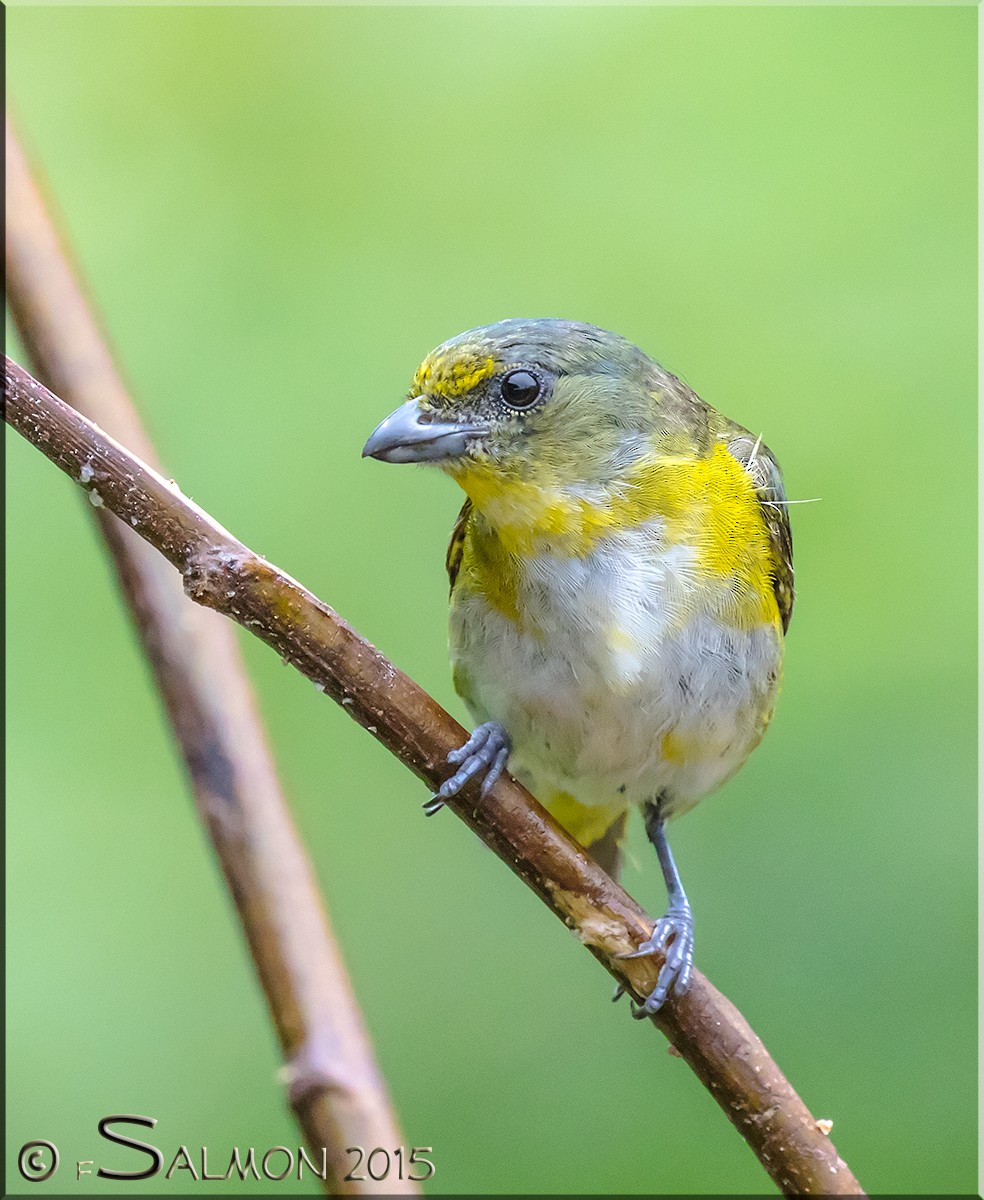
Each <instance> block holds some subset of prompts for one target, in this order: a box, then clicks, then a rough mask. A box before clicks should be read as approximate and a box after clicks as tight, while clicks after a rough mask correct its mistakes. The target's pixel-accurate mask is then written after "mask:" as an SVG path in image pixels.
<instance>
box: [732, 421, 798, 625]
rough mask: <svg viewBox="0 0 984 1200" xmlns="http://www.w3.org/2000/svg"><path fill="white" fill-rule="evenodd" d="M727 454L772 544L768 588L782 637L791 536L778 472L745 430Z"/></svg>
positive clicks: (790, 594) (789, 608) (789, 598)
mask: <svg viewBox="0 0 984 1200" xmlns="http://www.w3.org/2000/svg"><path fill="white" fill-rule="evenodd" d="M728 451H729V453H730V454H731V455H732V456H733V457H734V458H736V459H737V460H738V461H739V462H740V463H741V465H742V466H743V467H744V468H745V470H746V471H747V472H748V473H749V475H750V476H751V477H752V482H753V483H754V484H755V491H756V493H757V495H758V501H759V505H760V506H761V509H762V516H763V517H764V519H765V525H766V528H767V529H768V531H769V541H770V542H771V543H772V558H773V568H772V587H773V590H774V592H775V594H776V603H777V604H778V605H779V615H780V616H781V617H782V630H783V633H785V632H786V630H787V629H788V628H789V621H790V618H791V617H792V615H793V599H794V595H795V593H794V590H793V534H792V530H791V529H790V527H789V508H788V506H787V505H788V501H787V498H786V488H785V486H784V485H783V482H782V472H781V471H780V470H779V464H778V463H777V462H776V460H775V456H774V455H773V453H772V451H771V450H770V449H769V447H768V446H766V445H765V443H764V442H763V441H762V439H761V438H754V437H752V435H751V434H750V433H749V432H748V431H747V430H745V429H742V430H741V431H740V432H739V433H738V434H737V436H735V437H733V438H732V439H731V440H730V441H729V442H728Z"/></svg>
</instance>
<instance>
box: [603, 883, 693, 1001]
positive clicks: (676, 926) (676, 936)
mask: <svg viewBox="0 0 984 1200" xmlns="http://www.w3.org/2000/svg"><path fill="white" fill-rule="evenodd" d="M648 954H665V955H666V961H665V962H664V963H663V966H662V967H661V968H660V972H659V978H658V979H657V980H656V986H655V987H654V988H653V990H652V992H650V994H649V995H648V996H647V997H646V1001H645V1003H644V1004H641V1005H638V1006H636V1005H633V1008H632V1015H633V1016H634V1017H635V1018H636V1019H637V1020H640V1021H641V1020H642V1019H643V1017H649V1016H652V1014H653V1013H655V1012H659V1010H660V1009H661V1008H662V1007H663V1004H664V1002H665V1001H666V998H667V996H668V995H669V994H670V992H671V991H672V992H673V994H674V995H676V996H682V995H684V994H685V993H686V991H687V988H688V987H690V972H691V970H692V969H693V965H694V919H693V916H692V915H691V912H690V907H689V905H688V906H686V907H683V906H680V907H671V908H670V910H669V912H668V913H667V914H666V916H665V917H660V919H659V920H658V921H657V922H656V924H655V926H654V927H653V932H652V935H651V936H650V937H649V939H648V940H647V941H645V942H643V943H642V944H641V945H640V946H639V948H638V950H634V951H633V952H632V953H631V954H623V955H620V957H621V958H645V957H646V955H648Z"/></svg>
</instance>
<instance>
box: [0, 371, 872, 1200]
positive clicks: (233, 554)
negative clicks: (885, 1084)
mask: <svg viewBox="0 0 984 1200" xmlns="http://www.w3.org/2000/svg"><path fill="white" fill-rule="evenodd" d="M7 372H8V375H7V380H6V391H5V395H6V406H5V407H6V412H5V416H6V420H7V421H8V422H9V423H10V424H11V425H12V426H13V427H14V428H15V429H17V430H18V431H19V432H20V433H22V434H23V435H24V437H26V438H27V439H28V440H29V441H31V442H32V443H33V444H34V445H35V446H37V447H38V448H39V449H40V450H41V451H42V452H43V453H44V454H46V455H47V456H48V458H50V459H51V460H52V462H54V463H55V464H56V465H57V466H59V467H60V468H61V469H62V470H63V471H65V472H66V474H68V475H69V476H70V477H71V478H72V479H74V480H76V481H80V482H82V483H83V484H84V486H85V487H86V488H87V489H88V491H89V494H90V499H92V498H93V497H95V498H96V502H98V503H100V504H102V505H105V507H106V508H108V509H110V510H111V511H113V512H115V513H116V514H117V515H118V516H119V517H121V518H122V519H123V520H125V521H126V522H127V523H128V524H130V525H131V526H132V527H133V528H134V529H136V531H137V532H138V533H139V534H140V535H141V536H142V537H144V538H146V539H147V541H149V542H150V543H151V545H153V546H155V547H156V548H157V549H158V550H160V552H161V553H162V554H163V555H164V556H165V557H166V558H167V559H168V560H169V561H170V562H171V563H172V564H173V565H174V566H175V567H177V568H178V570H179V571H180V572H181V575H182V578H183V580H184V587H185V591H186V592H187V593H188V595H189V596H191V598H192V599H193V600H195V601H197V602H198V603H199V604H204V605H206V606H208V607H210V608H214V609H216V610H218V611H220V612H223V613H225V614H226V615H227V616H230V617H232V618H233V619H234V620H236V621H238V622H239V623H240V624H241V625H243V626H244V627H245V628H247V629H248V630H249V631H250V632H251V633H253V634H255V635H256V636H257V637H259V638H261V639H262V640H263V641H264V642H266V643H267V644H268V645H269V646H272V647H273V648H274V649H275V650H276V652H277V653H278V654H279V655H280V656H281V657H282V658H284V659H286V660H287V661H289V662H290V663H292V664H293V665H294V666H295V667H296V668H297V669H298V670H299V671H301V672H302V673H303V674H304V675H306V676H307V677H308V678H309V679H311V680H313V681H314V682H315V684H316V685H317V686H318V688H319V689H320V690H323V691H324V692H326V693H327V694H328V695H330V696H331V697H332V699H334V700H336V701H337V702H338V703H340V704H342V705H343V707H344V709H345V711H346V712H347V713H349V715H350V716H351V717H353V718H354V719H355V720H356V721H358V722H359V724H360V725H362V726H363V727H364V728H365V729H366V730H367V731H368V732H369V733H371V734H372V735H373V736H374V737H375V738H376V739H377V740H378V741H380V742H382V744H383V745H384V746H385V747H386V748H387V749H388V750H390V751H391V752H392V753H393V754H395V755H396V756H397V757H398V758H399V759H401V761H403V762H404V763H405V764H406V765H407V766H408V767H409V768H410V770H411V771H413V772H414V774H416V775H417V776H419V778H421V779H422V780H424V781H425V782H426V783H427V785H428V786H429V787H430V788H432V789H435V788H436V787H437V786H438V785H439V784H440V783H441V782H442V781H443V779H444V777H445V775H446V772H447V762H446V760H447V755H448V752H449V751H450V750H452V749H454V748H455V747H457V746H459V745H461V743H462V741H463V740H464V738H465V731H464V730H463V729H462V728H461V726H460V725H458V723H457V722H456V721H454V720H453V719H452V718H451V717H450V716H449V715H448V714H447V713H446V712H445V711H444V710H443V709H442V708H441V707H440V706H439V705H438V704H437V703H436V701H434V700H433V699H431V697H430V696H428V695H427V693H426V692H424V691H423V690H422V689H421V688H420V687H418V686H417V684H415V683H414V682H413V681H412V680H411V679H409V678H408V677H407V676H406V675H404V674H403V673H402V672H400V671H398V670H397V669H396V667H394V666H393V664H392V663H390V662H389V661H388V660H387V659H386V658H384V657H383V655H382V654H380V653H379V651H378V650H376V649H375V648H374V647H373V646H371V645H370V644H369V643H368V642H366V641H365V640H364V639H363V638H361V637H360V636H359V635H358V634H357V633H356V632H355V631H354V630H353V629H352V628H351V627H350V626H349V625H347V624H346V623H345V621H343V620H342V619H341V618H340V617H339V616H338V615H337V614H336V613H334V612H333V611H332V610H331V609H330V608H329V607H328V606H327V605H326V604H323V603H322V602H321V601H320V600H318V599H317V598H316V597H315V596H313V595H312V594H311V593H310V592H309V591H307V590H306V589H305V588H303V587H302V586H301V585H300V584H299V583H297V582H295V581H294V580H293V579H291V578H290V577H289V576H287V575H285V574H284V573H283V572H281V571H279V570H278V569H277V568H276V567H275V566H273V565H272V564H270V563H268V562H266V561H265V560H264V559H262V558H260V557H258V556H257V555H256V554H254V553H253V552H252V551H250V550H249V549H247V547H246V546H244V545H243V544H242V543H241V542H239V541H237V540H236V539H235V538H234V537H233V536H232V535H231V534H230V533H228V532H227V531H226V530H225V529H223V528H222V527H221V526H220V525H218V524H216V522H215V521H213V520H212V518H211V517H209V516H208V515H207V514H206V513H204V512H203V511H202V510H201V509H200V508H198V507H197V506H196V505H194V504H192V503H191V502H190V501H189V500H188V499H187V498H186V497H185V496H184V495H182V493H181V492H180V490H179V489H178V487H177V485H176V484H174V483H170V482H168V481H167V480H166V479H164V478H163V477H162V476H160V475H159V474H158V473H157V472H156V471H154V470H152V469H151V468H149V467H147V466H146V465H144V464H143V463H141V462H140V461H139V460H138V459H136V458H134V457H133V455H131V454H129V453H128V452H127V451H126V450H124V449H123V447H121V446H120V445H119V444H118V443H116V442H114V441H113V440H112V439H111V438H109V437H107V436H106V435H105V434H104V433H102V432H101V431H100V430H99V429H97V428H95V427H94V426H93V425H92V424H90V423H89V422H88V421H86V420H85V419H84V418H83V417H81V416H80V415H79V414H78V413H76V412H74V411H73V410H72V409H71V408H69V407H68V406H67V405H66V404H64V403H63V402H62V401H60V400H59V399H58V398H57V397H55V396H53V395H52V394H51V393H50V392H49V391H48V390H47V389H46V388H44V387H43V386H42V385H41V384H39V383H38V382H37V381H36V380H34V379H32V378H31V377H30V376H29V375H28V374H27V373H26V372H25V371H23V370H22V369H21V368H20V367H18V366H17V365H16V364H15V363H12V362H11V361H10V360H9V359H8V360H7ZM448 807H449V808H450V809H452V810H453V811H454V812H455V813H457V815H458V816H459V817H461V819H462V820H463V821H464V822H465V823H466V824H467V825H468V826H469V827H470V828H471V829H473V830H474V831H475V832H476V833H477V834H478V836H479V837H480V838H481V839H482V841H484V842H485V843H486V845H488V846H490V847H491V848H492V849H493V850H494V851H495V853H496V854H497V855H498V856H499V857H500V858H501V859H502V860H503V861H504V862H505V863H506V864H507V865H508V866H509V867H510V869H511V870H513V871H514V872H515V873H516V874H517V875H518V876H519V877H520V878H521V879H522V880H523V882H524V883H526V884H527V886H529V887H530V888H531V889H532V890H533V891H534V892H536V894H537V895H538V896H540V898H541V899H542V900H543V901H544V903H545V904H546V905H547V906H548V907H549V908H550V909H551V910H552V911H553V912H554V913H555V914H556V915H557V916H558V917H559V918H560V919H561V920H562V921H564V922H565V924H566V925H568V927H569V928H571V929H572V930H573V931H574V932H575V934H576V935H577V937H578V938H579V939H580V940H581V942H583V943H584V945H585V946H586V947H587V948H588V950H590V952H591V953H592V954H593V955H594V956H595V958H597V959H598V961H599V962H600V963H601V964H602V965H603V966H604V967H605V968H606V969H607V970H608V971H609V972H610V973H611V974H612V975H613V976H614V977H615V978H616V979H617V980H618V981H619V983H620V984H622V985H623V986H624V987H625V988H626V989H627V990H628V991H629V992H630V993H631V994H632V995H634V996H635V997H636V998H637V999H640V1000H641V999H643V998H644V997H645V996H646V995H648V994H649V992H650V991H651V990H652V988H653V987H654V985H655V982H656V974H657V972H658V969H659V966H660V965H661V962H660V960H659V958H652V959H622V958H620V957H619V955H620V954H622V953H624V952H625V951H629V950H633V949H634V948H635V947H636V945H637V944H638V943H639V942H640V941H641V940H642V939H643V938H645V937H646V936H648V934H649V931H650V929H651V928H652V921H651V920H650V919H649V918H648V917H647V916H646V914H645V913H644V912H643V910H642V909H641V908H640V907H639V906H638V905H637V904H636V903H635V901H634V900H632V899H631V897H629V896H628V895H627V894H626V893H625V892H624V891H623V890H622V889H621V888H620V887H619V886H618V885H617V884H615V883H613V882H612V880H611V879H609V878H608V876H607V875H606V874H605V873H604V872H603V871H602V870H601V868H600V867H598V866H597V865H596V864H595V863H594V862H593V861H592V860H591V859H590V858H589V857H588V856H587V855H586V854H585V853H584V851H583V849H582V848H581V847H580V846H578V845H577V844H576V843H575V842H574V841H572V840H571V838H570V837H569V836H568V834H567V833H566V831H565V830H564V829H562V828H561V826H560V825H558V824H557V822H556V821H554V820H553V818H552V817H550V816H549V814H548V813H546V812H545V810H544V809H542V808H541V807H540V806H539V804H537V802H536V801H535V800H534V799H533V798H532V796H530V795H529V793H528V792H527V791H525V789H524V788H522V787H521V786H520V785H519V784H518V783H516V781H515V780H513V779H512V778H509V777H507V776H503V777H502V778H500V780H499V781H498V783H497V784H496V785H495V787H494V789H493V790H492V792H491V794H490V796H489V797H488V799H486V800H479V798H478V792H477V786H475V785H470V786H469V787H468V788H467V789H466V790H465V791H464V792H463V793H462V794H461V795H460V796H458V797H456V798H453V799H452V800H450V801H449V802H448ZM652 1020H653V1021H654V1023H655V1024H656V1025H657V1026H658V1027H659V1028H660V1029H661V1030H662V1031H663V1033H664V1034H665V1035H666V1036H667V1037H668V1038H669V1040H670V1041H671V1042H672V1044H673V1045H674V1046H675V1047H676V1049H677V1051H678V1052H679V1053H680V1055H681V1057H682V1058H684V1059H685V1060H686V1061H687V1062H688V1063H689V1064H690V1066H691V1067H692V1068H693V1070H694V1071H695V1072H696V1074H697V1075H698V1077H699V1078H700V1079H701V1081H702V1082H703V1083H704V1084H705V1086H706V1087H707V1088H708V1089H709V1090H710V1092H711V1095H712V1096H713V1097H714V1098H715V1100H717V1102H718V1104H720V1106H721V1107H722V1108H723V1109H724V1111H725V1113H726V1114H727V1116H728V1118H729V1120H731V1121H732V1122H733V1123H734V1124H735V1126H736V1127H737V1128H738V1130H739V1132H740V1133H741V1134H742V1136H743V1137H744V1138H745V1140H746V1141H747V1142H748V1144H749V1146H750V1147H751V1148H752V1150H753V1151H754V1152H755V1154H756V1155H757V1156H758V1158H759V1160H760V1161H761V1163H762V1165H763V1167H765V1169H766V1171H768V1173H769V1175H770V1176H771V1177H772V1178H773V1179H774V1180H775V1182H776V1183H777V1184H778V1185H779V1187H780V1188H781V1189H782V1190H783V1191H784V1192H786V1193H787V1194H807V1193H811V1194H818V1193H819V1194H825V1195H861V1194H863V1193H862V1191H861V1187H860V1185H859V1184H858V1182H857V1180H856V1179H855V1178H854V1176H853V1175H852V1174H851V1172H850V1170H849V1169H848V1167H847V1165H846V1163H844V1161H843V1160H842V1159H841V1158H839V1157H838V1155H837V1151H836V1150H835V1149H834V1146H833V1144H832V1143H831V1142H830V1140H829V1139H828V1138H827V1137H826V1136H825V1134H824V1133H823V1131H822V1129H821V1128H820V1127H819V1126H818V1124H817V1122H816V1120H815V1119H814V1118H813V1117H812V1116H811V1114H810V1112H809V1111H808V1109H807V1108H806V1106H805V1105H804V1104H803V1102H802V1101H801V1100H800V1098H799V1097H798V1096H797V1094H796V1093H795V1091H794V1090H793V1088H792V1087H791V1086H790V1084H789V1083H788V1081H787V1080H786V1079H785V1077H784V1076H783V1074H782V1072H781V1071H780V1070H779V1068H778V1067H777V1066H776V1064H775V1063H774V1062H773V1060H772V1059H771V1058H770V1056H769V1054H768V1052H767V1051H766V1049H765V1047H764V1046H763V1045H762V1043H761V1041H760V1040H759V1039H758V1037H756V1035H755V1034H754V1033H753V1032H752V1030H751V1028H750V1027H749V1025H748V1023H747V1022H746V1021H745V1019H744V1018H743V1017H742V1015H741V1014H740V1013H739V1012H738V1010H737V1009H736V1008H735V1007H734V1005H733V1004H731V1002H730V1001H729V1000H727V999H726V998H725V997H724V996H722V995H721V993H720V992H718V991H717V990H716V989H715V988H714V987H713V986H712V985H711V984H710V983H709V982H708V981H707V979H706V978H704V976H703V975H701V974H700V973H699V972H695V973H694V978H693V981H692V983H691V988H690V991H689V992H688V993H687V995H686V996H685V997H684V998H682V999H677V1000H675V1001H673V1002H672V1003H670V1004H669V1005H668V1006H667V1007H666V1008H665V1009H664V1010H662V1011H661V1012H660V1013H659V1014H657V1016H656V1017H654V1018H652Z"/></svg>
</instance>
